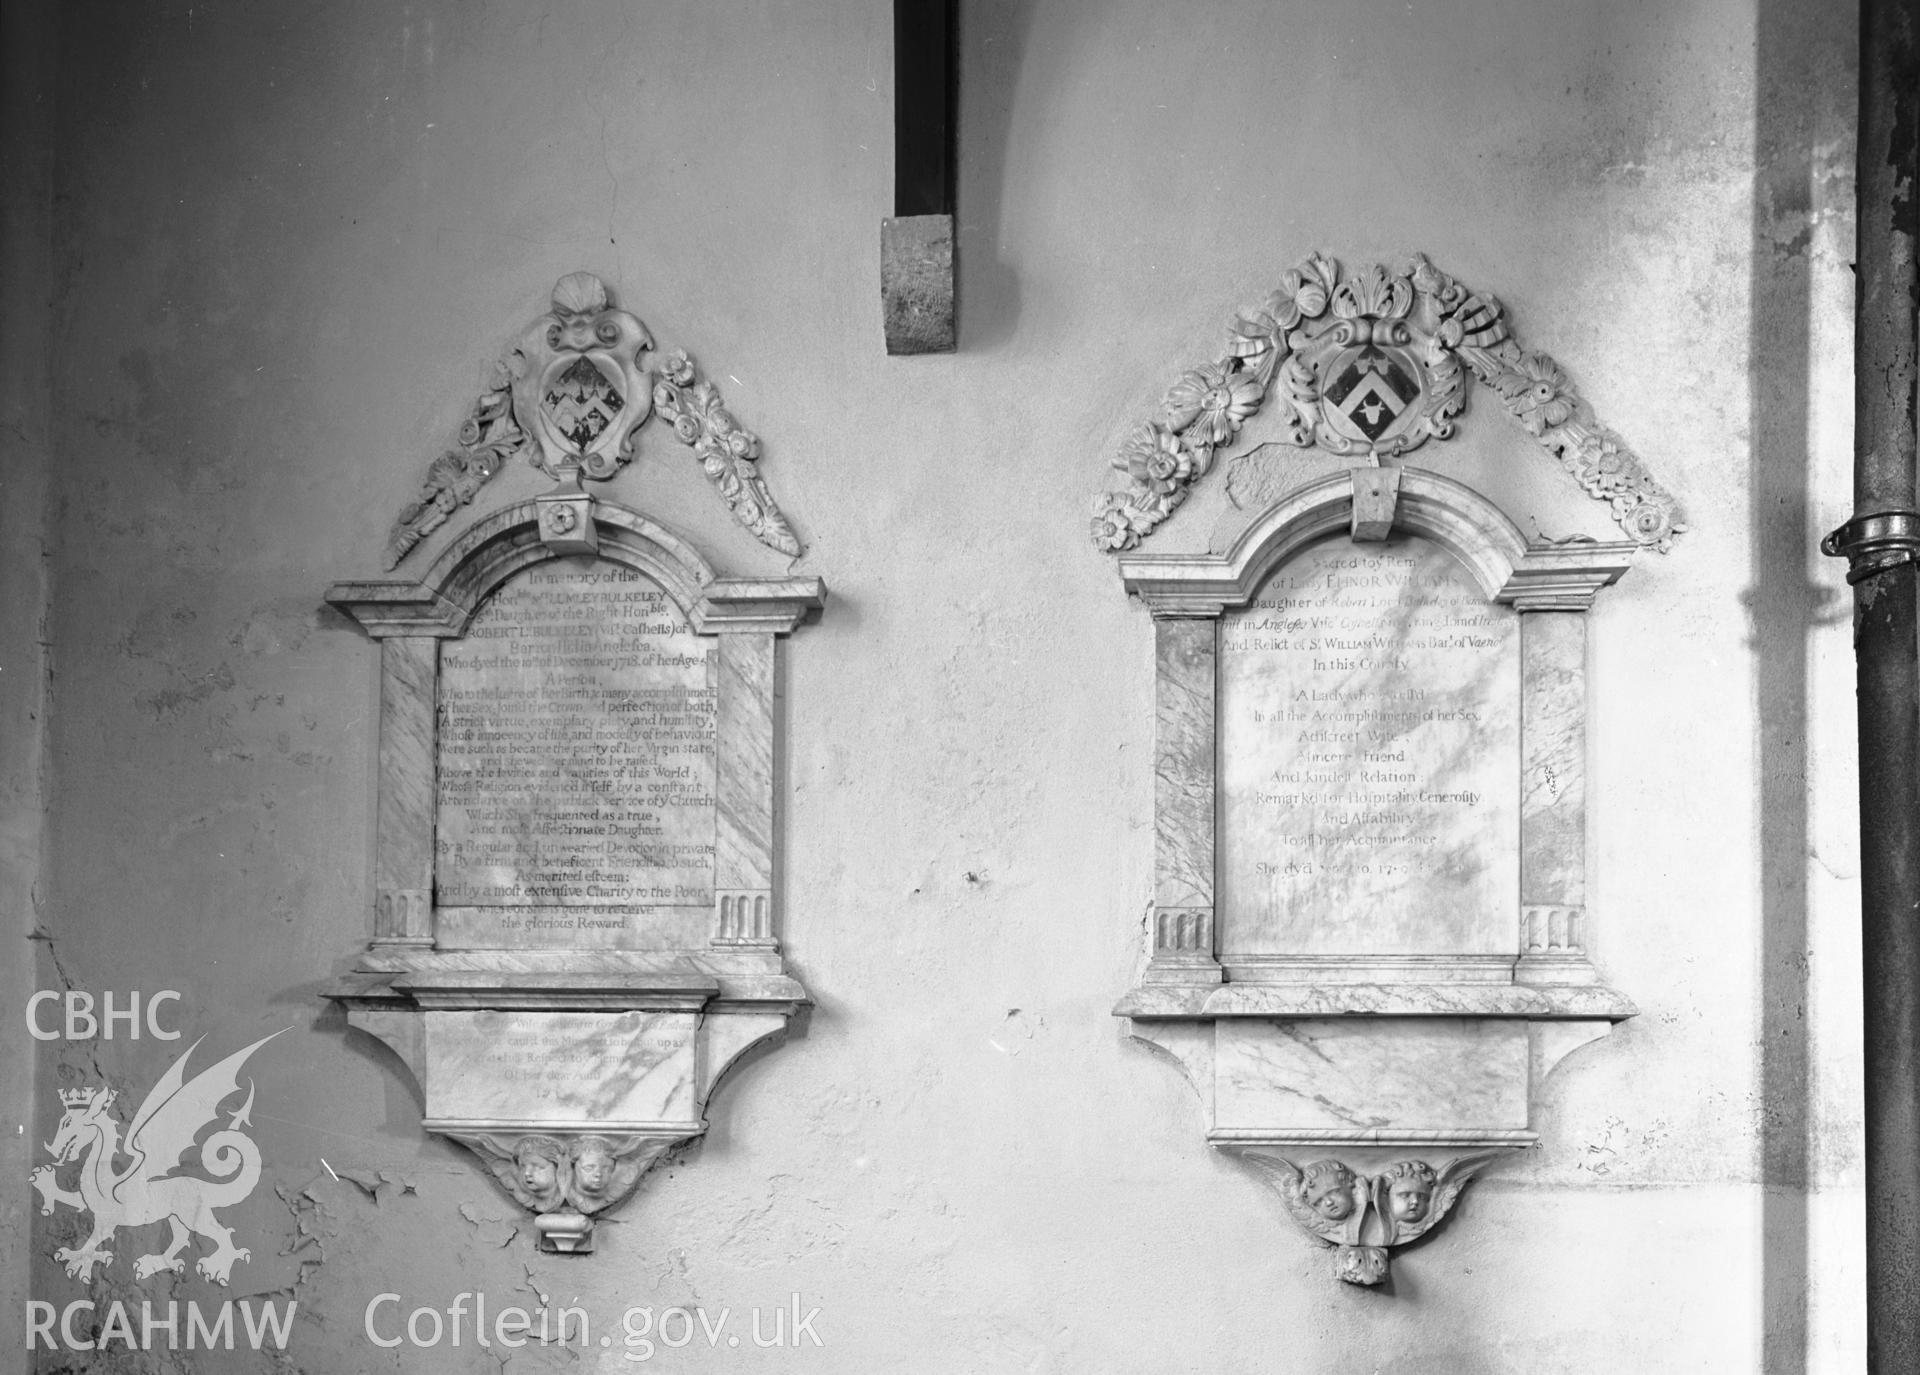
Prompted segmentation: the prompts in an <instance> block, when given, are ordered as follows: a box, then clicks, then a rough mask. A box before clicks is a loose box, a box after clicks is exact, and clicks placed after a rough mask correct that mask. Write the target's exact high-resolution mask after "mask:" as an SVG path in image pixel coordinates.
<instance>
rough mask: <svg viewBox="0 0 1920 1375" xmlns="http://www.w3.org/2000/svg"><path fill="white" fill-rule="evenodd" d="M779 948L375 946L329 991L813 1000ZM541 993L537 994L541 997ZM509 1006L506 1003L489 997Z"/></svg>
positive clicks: (714, 1004)
mask: <svg viewBox="0 0 1920 1375" xmlns="http://www.w3.org/2000/svg"><path fill="white" fill-rule="evenodd" d="M779 959H780V956H779V954H778V952H759V951H741V952H737V953H735V952H725V951H712V952H702V953H700V954H688V953H662V952H659V951H644V950H422V949H408V948H404V947H387V948H381V947H375V948H373V949H370V950H367V951H365V952H364V953H362V954H361V955H359V956H358V957H357V958H356V960H355V963H354V968H353V970H352V972H351V973H349V974H347V975H345V976H344V977H343V978H342V979H341V980H340V981H338V982H337V983H336V984H334V985H333V987H332V988H331V989H330V990H329V995H330V996H331V995H332V994H336V993H337V994H344V995H346V996H384V997H386V998H388V999H392V998H395V997H399V996H402V993H403V991H405V992H410V991H411V989H412V988H415V987H418V988H423V989H431V988H434V987H435V986H436V985H446V986H458V985H459V984H460V982H461V981H465V982H466V983H467V985H468V986H470V987H481V986H488V985H489V984H490V985H491V986H493V987H498V988H501V989H517V990H523V991H527V992H533V991H535V990H543V991H544V990H552V991H554V992H556V993H561V994H564V993H565V991H566V990H568V989H577V990H588V989H598V990H602V991H604V992H607V993H608V994H611V995H615V996H628V997H633V996H639V995H640V994H642V993H644V992H646V991H647V990H649V989H652V990H655V991H657V992H658V993H660V994H662V995H666V994H669V993H673V992H687V993H693V992H700V993H701V997H700V1002H699V1003H698V1004H696V1006H699V1005H704V1006H705V1007H706V1009H707V1010H708V1011H720V1010H723V1009H724V1008H726V1007H727V1006H729V1005H732V1004H753V1005H756V1006H765V1005H768V1004H785V1005H787V1008H788V1010H789V1011H792V1010H795V1009H797V1008H799V1007H800V1006H801V1005H803V1004H805V1003H807V1002H808V1001H809V999H808V997H807V990H806V989H805V988H804V987H803V986H802V985H801V984H800V982H799V980H797V979H794V978H792V977H790V976H788V975H787V974H784V973H782V972H780V968H779ZM536 1001H537V1000H536ZM490 1005H491V1006H504V1004H490Z"/></svg>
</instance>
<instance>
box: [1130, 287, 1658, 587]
mask: <svg viewBox="0 0 1920 1375" xmlns="http://www.w3.org/2000/svg"><path fill="white" fill-rule="evenodd" d="M1475 380H1477V381H1478V382H1480V383H1481V384H1482V385H1484V386H1485V387H1487V388H1488V389H1489V390H1490V391H1491V392H1492V393H1493V394H1494V395H1495V396H1496V397H1498V398H1499V401H1500V403H1501V407H1502V409H1503V410H1504V411H1505V412H1506V414H1507V416H1508V417H1509V418H1510V419H1511V420H1512V421H1513V422H1514V423H1515V424H1517V425H1518V426H1519V427H1520V428H1521V429H1522V430H1524V431H1525V432H1526V433H1527V434H1528V435H1529V436H1531V437H1532V439H1533V440H1534V441H1535V442H1536V443H1537V444H1539V445H1540V447H1541V448H1543V449H1545V450H1546V451H1547V452H1548V453H1549V454H1551V455H1553V457H1554V458H1555V459H1556V460H1557V461H1558V462H1559V463H1560V465H1561V466H1562V467H1564V468H1565V469H1566V470H1567V471H1568V472H1569V473H1571V474H1572V475H1573V477H1574V478H1575V480H1576V481H1578V482H1579V484H1580V486H1581V489H1582V490H1583V491H1585V492H1586V493H1587V494H1588V495H1589V496H1591V497H1593V498H1594V499H1595V500H1598V501H1604V502H1606V503H1607V504H1608V506H1609V507H1610V508H1611V511H1612V514H1613V518H1614V520H1615V521H1616V522H1617V523H1618V524H1619V525H1620V527H1621V528H1622V529H1623V530H1624V531H1625V532H1626V533H1627V535H1628V536H1630V537H1631V538H1632V540H1633V541H1634V542H1635V543H1636V544H1640V545H1646V546H1651V547H1653V548H1655V549H1658V550H1660V551H1661V552H1665V551H1666V550H1667V549H1669V548H1670V547H1671V545H1672V542H1673V538H1674V536H1675V535H1676V534H1678V533H1680V532H1681V531H1683V530H1685V529H1686V524H1685V521H1684V520H1683V518H1682V516H1681V512H1680V509H1679V504H1678V502H1677V501H1676V500H1675V498H1674V497H1673V495H1672V494H1671V493H1669V492H1668V491H1667V490H1666V489H1665V488H1664V487H1662V486H1661V485H1660V484H1659V483H1658V482H1657V481H1655V480H1654V478H1653V477H1652V475H1651V474H1650V473H1648V471H1647V469H1646V467H1645V465H1644V464H1643V463H1642V462H1641V461H1640V459H1639V458H1638V457H1637V456H1636V455H1635V454H1634V453H1633V451H1632V449H1631V448H1630V447H1629V446H1628V445H1627V443H1626V441H1625V440H1623V439H1621V438H1620V436H1619V435H1617V434H1615V433H1614V432H1613V431H1612V430H1609V429H1607V428H1606V427H1605V426H1604V425H1602V424H1601V423H1600V422H1599V421H1598V420H1597V419H1596V418H1595V417H1594V415H1593V413H1592V409H1591V408H1590V407H1589V406H1588V405H1587V403H1586V402H1585V401H1584V400H1583V399H1582V398H1581V396H1580V394H1579V392H1578V391H1577V390H1576V389H1575V388H1574V386H1573V383H1572V381H1571V380H1570V379H1569V378H1568V376H1567V374H1566V372H1565V370H1564V369H1562V368H1561V367H1560V365H1559V364H1558V363H1556V362H1554V360H1553V359H1552V358H1550V357H1549V356H1548V355H1546V354H1545V353H1540V352H1536V351H1532V350H1528V349H1526V348H1524V347H1522V346H1521V345H1520V343H1519V342H1518V341H1517V340H1515V339H1514V338H1513V337H1512V335H1511V333H1510V332H1509V331H1508V327H1507V322H1506V319H1505V317H1504V315H1503V313H1502V310H1501V306H1500V303H1499V301H1497V300H1496V299H1495V298H1493V297H1492V296H1488V295H1484V294H1481V293H1478V292H1475V291H1473V290H1471V289H1469V288H1468V287H1466V286H1464V285H1462V284H1461V283H1459V282H1457V281H1455V280H1454V279H1453V278H1452V277H1450V276H1448V275H1447V274H1446V273H1444V272H1442V271H1440V270H1439V269H1438V268H1436V267H1435V266H1434V265H1433V264H1432V263H1431V262H1429V261H1428V260H1427V259H1426V257H1425V256H1424V255H1420V254H1416V255H1414V257H1413V259H1412V260H1411V261H1410V262H1409V263H1408V264H1407V265H1406V266H1405V267H1403V268H1401V269H1399V270H1398V271H1389V270H1387V269H1386V268H1384V267H1382V266H1380V265H1378V264H1374V265H1371V266H1369V267H1366V268H1364V269H1362V270H1360V271H1357V272H1351V273H1350V272H1347V271H1345V270H1344V269H1343V268H1342V267H1341V265H1340V264H1339V263H1338V262H1337V261H1335V260H1334V259H1332V258H1328V257H1324V256H1322V255H1320V254H1314V255H1313V256H1312V257H1309V258H1308V259H1307V260H1306V261H1305V262H1303V263H1301V264H1300V266H1298V267H1296V268H1294V269H1293V270H1292V271H1290V272H1288V273H1286V274H1285V276H1284V277H1283V278H1282V279H1281V284H1280V286H1279V288H1278V289H1277V290H1275V291H1274V292H1272V293H1271V294H1270V295H1269V296H1268V297H1267V299H1266V301H1265V302H1264V303H1263V304H1262V305H1260V306H1259V307H1257V308H1255V309H1252V310H1249V311H1244V312H1242V313H1240V314H1238V315H1236V316H1235V317H1234V319H1233V321H1232V323H1231V325H1230V326H1229V327H1228V334H1227V345H1226V348H1225V350H1224V352H1223V353H1222V355H1221V356H1220V357H1219V358H1218V359H1215V360H1214V361H1212V362H1207V363H1201V364H1199V365H1197V366H1195V367H1193V368H1191V369H1189V370H1188V371H1187V372H1185V373H1183V374H1181V376H1180V377H1179V378H1177V379H1176V380H1175V381H1174V383H1173V385H1172V386H1171V387H1170V388H1169V389H1168V390H1167V393H1166V395H1165V397H1164V398H1163V399H1162V401H1161V405H1160V411H1159V414H1158V415H1157V416H1155V417H1154V418H1152V419H1149V420H1147V421H1144V422H1143V423H1141V424H1140V425H1138V426H1136V427H1134V428H1133V429H1132V430H1131V431H1129V432H1128V434H1127V435H1126V437H1125V438H1124V439H1123V440H1122V441H1121V445H1120V453H1119V455H1118V457H1117V458H1116V459H1115V460H1114V463H1113V466H1114V467H1115V468H1116V469H1118V470H1119V471H1121V472H1122V473H1124V474H1126V477H1127V484H1126V486H1125V488H1124V489H1122V490H1111V489H1110V490H1106V491H1103V492H1101V493H1099V495H1098V496H1097V497H1096V498H1095V500H1094V508H1093V522H1092V532H1093V538H1094V542H1095V543H1096V544H1097V545H1098V546H1099V547H1100V548H1102V549H1105V550H1109V551H1124V550H1128V549H1133V548H1136V547H1137V546H1138V545H1139V544H1140V542H1141V541H1142V540H1143V539H1145V538H1146V537H1147V536H1149V535H1150V534H1152V533H1153V531H1154V530H1155V529H1156V528H1157V527H1158V526H1159V525H1160V523H1161V522H1162V521H1164V520H1165V519H1166V518H1167V517H1168V516H1170V515H1171V514H1172V513H1173V512H1174V511H1175V510H1177V509H1178V508H1179V507H1180V505H1181V504H1182V503H1183V502H1184V501H1185V500H1186V498H1187V495H1188V493H1189V491H1190V490H1191V489H1192V486H1193V484H1194V483H1196V482H1198V481H1199V480H1200V479H1201V478H1203V477H1205V476H1206V475H1207V473H1208V472H1209V471H1211V469H1212V467H1213V464H1214V460H1215V458H1216V457H1217V456H1218V455H1219V454H1220V453H1221V452H1223V451H1224V450H1226V449H1228V448H1230V447H1231V446H1232V445H1233V444H1234V443H1236V442H1237V440H1238V439H1239V437H1240V435H1241V432H1242V430H1243V428H1244V427H1245V426H1246V425H1247V423H1248V422H1249V421H1250V420H1252V419H1253V417H1254V416H1255V415H1256V414H1258V413H1259V412H1260V411H1261V410H1262V408H1263V407H1269V406H1270V407H1271V412H1272V414H1274V415H1275V417H1276V418H1277V420H1278V424H1279V437H1280V438H1281V440H1282V441H1283V442H1285V443H1287V444H1290V445H1292V446H1294V447H1295V448H1303V449H1304V448H1312V449H1320V450H1323V451H1326V452H1328V453H1333V454H1338V455H1342V456H1344V457H1349V458H1352V459H1355V460H1359V461H1362V462H1369V463H1374V464H1378V463H1381V462H1383V461H1386V460H1397V459H1399V458H1400V457H1402V456H1403V455H1405V454H1407V453H1410V452H1412V451H1413V450H1415V449H1417V448H1419V447H1420V446H1421V445H1423V444H1425V443H1426V442H1427V441H1428V440H1429V439H1436V440H1446V439H1450V438H1451V437H1452V436H1453V433H1454V422H1455V419H1456V417H1458V416H1459V415H1460V414H1461V413H1462V411H1463V410H1464V409H1465V407H1466V403H1467V395H1468V391H1469V388H1470V384H1471V382H1472V381H1475Z"/></svg>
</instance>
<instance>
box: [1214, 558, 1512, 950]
mask: <svg viewBox="0 0 1920 1375" xmlns="http://www.w3.org/2000/svg"><path fill="white" fill-rule="evenodd" d="M1220 634H1221V641H1220V645H1221V652H1220V817H1221V832H1222V843H1223V855H1222V864H1221V871H1222V872H1221V878H1222V927H1221V938H1222V939H1221V951H1222V955H1223V958H1230V957H1232V956H1235V955H1252V956H1255V957H1256V962H1257V957H1259V956H1262V955H1265V956H1275V955H1278V956H1294V955H1306V956H1337V955H1365V954H1403V955H1441V954H1498V953H1507V954H1511V953H1512V952H1513V950H1514V942H1515V936H1514V931H1515V922H1516V920H1517V913H1518V903H1519V774H1520V746H1519V730H1520V720H1519V686H1520V657H1519V654H1520V648H1519V626H1518V617H1517V616H1516V614H1515V613H1514V612H1513V611H1512V610H1511V609H1510V608H1507V607H1504V606H1499V605H1493V604H1489V603H1488V602H1487V600H1486V598H1485V597H1484V596H1483V595H1482V594H1481V592H1480V590H1479V588H1478V587H1477V586H1476V585H1475V583H1474V582H1473V579H1472V577H1471V576H1470V575H1469V574H1468V573H1467V571H1466V570H1465V569H1464V568H1463V567H1461V566H1460V565H1459V564H1458V563H1457V562H1456V561H1455V560H1454V559H1453V557H1452V556H1451V555H1449V554H1448V553H1447V552H1446V551H1445V550H1444V549H1442V548H1440V547H1439V546H1438V545H1435V544H1431V543H1429V542H1427V541H1424V540H1418V539H1402V540H1396V541H1394V542H1392V543H1389V544H1385V545H1379V544H1368V545H1364V546H1362V545H1354V544H1352V543H1350V542H1349V541H1347V540H1344V539H1342V540H1335V541H1330V542H1328V543H1325V544H1320V545H1316V546H1314V547H1313V548H1311V549H1309V550H1306V551H1305V552H1303V553H1302V554H1301V555H1299V556H1298V557H1297V558H1295V559H1293V560H1292V561H1290V562H1289V563H1288V564H1287V565H1286V566H1285V567H1283V568H1281V569H1279V570H1278V571H1277V572H1275V574H1274V575H1273V576H1272V577H1271V578H1270V579H1269V580H1268V581H1267V584H1266V585H1265V586H1264V587H1263V588H1262V589H1261V591H1260V593H1259V595H1258V596H1257V597H1256V598H1255V599H1254V600H1253V601H1252V602H1251V603H1249V604H1248V605H1247V606H1246V607H1244V608H1240V609H1238V610H1235V611H1232V612H1229V613H1227V614H1226V615H1225V616H1224V617H1223V618H1222V622H1221V631H1220Z"/></svg>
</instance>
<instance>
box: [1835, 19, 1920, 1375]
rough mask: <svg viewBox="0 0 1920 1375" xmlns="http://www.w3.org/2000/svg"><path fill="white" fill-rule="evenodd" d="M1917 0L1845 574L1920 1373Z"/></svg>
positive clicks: (1883, 1092) (1878, 1173) (1873, 235)
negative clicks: (1848, 586)
mask: <svg viewBox="0 0 1920 1375" xmlns="http://www.w3.org/2000/svg"><path fill="white" fill-rule="evenodd" d="M1917 138H1920V0H1862V3H1861V6H1860V145H1859V183H1858V186H1859V192H1858V195H1859V201H1858V206H1857V225H1858V232H1859V245H1858V247H1857V249H1856V250H1855V253H1854V257H1855V272H1856V274H1857V276H1856V283H1855V311H1856V313H1855V321H1854V350H1855V358H1854V471H1853V492H1854V516H1853V519H1852V520H1850V521H1848V522H1847V523H1846V524H1845V525H1843V526H1841V527H1840V528H1839V529H1838V530H1836V531H1834V532H1833V533H1832V534H1831V535H1829V536H1827V538H1826V541H1825V542H1824V544H1823V546H1822V547H1823V548H1824V549H1825V550H1826V552H1828V553H1830V554H1837V555H1844V556H1845V557H1846V558H1847V560H1848V563H1849V568H1848V571H1847V580H1848V581H1849V582H1851V583H1852V584H1853V589H1854V603H1853V607H1854V612H1853V627H1854V629H1853V643H1854V656H1855V659H1856V667H1857V672H1858V675H1859V706H1860V887H1861V908H1862V911H1861V919H1862V937H1863V939H1862V978H1863V994H1864V1000H1865V1027H1864V1031H1865V1038H1866V1047H1865V1048H1866V1145H1867V1167H1866V1186H1867V1369H1868V1370H1869V1371H1870V1372H1872V1375H1911V1372H1914V1371H1920V619H1917V618H1916V587H1915V583H1916V577H1917V576H1920V575H1917V574H1916V567H1917V565H1916V560H1920V512H1917V511H1916V504H1917V503H1916V493H1915V481H1914V443H1915V428H1914V425H1915V408H1916V404H1920V402H1917V401H1916V395H1915V383H1916V380H1917V379H1920V369H1916V355H1917V354H1920V279H1916V277H1915V264H1914V252H1915V249H1916V248H1917V247H1920V199H1917V198H1916V197H1917V196H1920V187H1916V185H1915V179H1914V178H1915V158H1914V154H1915V146H1916V139H1917Z"/></svg>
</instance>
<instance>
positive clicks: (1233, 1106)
mask: <svg viewBox="0 0 1920 1375" xmlns="http://www.w3.org/2000/svg"><path fill="white" fill-rule="evenodd" d="M1215 1037H1216V1041H1215V1046H1214V1086H1213V1092H1214V1116H1213V1125H1214V1126H1216V1127H1219V1128H1222V1129H1227V1130H1232V1129H1235V1128H1262V1129H1277V1128H1339V1129H1345V1130H1352V1131H1379V1130H1383V1129H1386V1128H1394V1127H1405V1128H1441V1127H1446V1128H1460V1127H1463V1126H1473V1127H1480V1128H1504V1129H1514V1130H1519V1129H1524V1128H1525V1127H1526V1125H1527V1082H1528V1055H1529V1051H1528V1040H1527V1028H1526V1025H1525V1024H1524V1023H1518V1022H1483V1021H1472V1020H1467V1019H1461V1018H1419V1019H1414V1018H1407V1019H1398V1018H1396V1019H1392V1020H1367V1021H1348V1020H1336V1019H1328V1020H1311V1019H1308V1020H1299V1021H1275V1022H1269V1021H1259V1020H1247V1021H1239V1020H1223V1021H1221V1022H1218V1023H1216V1024H1215Z"/></svg>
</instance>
